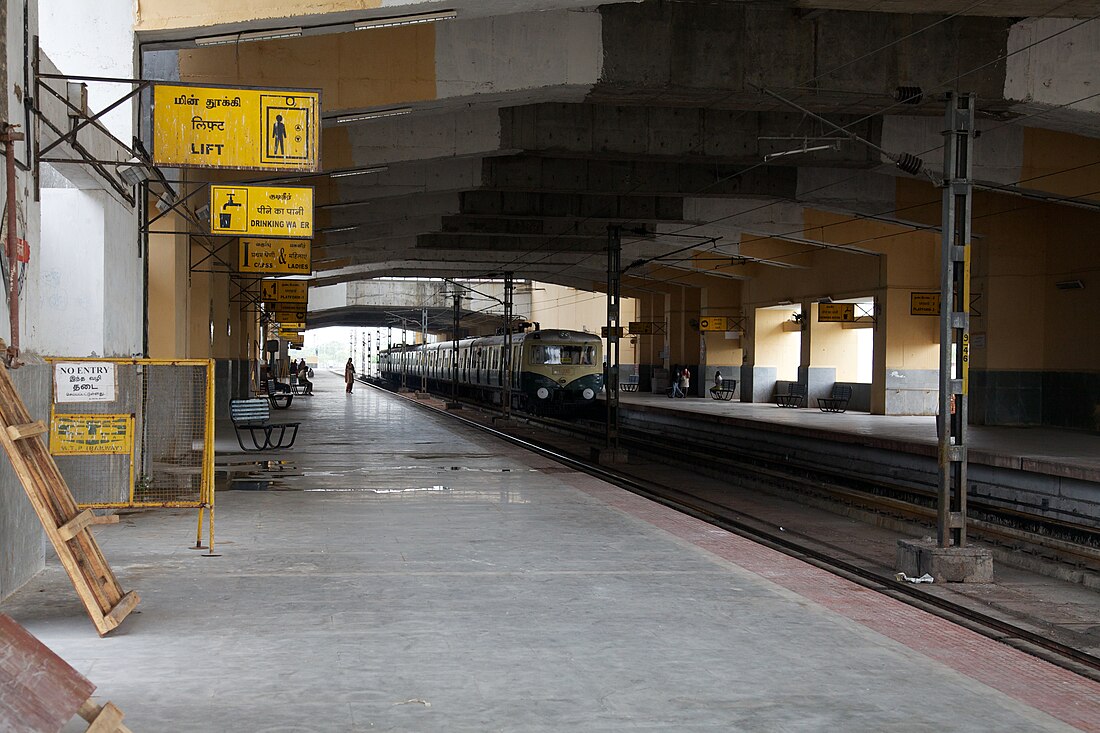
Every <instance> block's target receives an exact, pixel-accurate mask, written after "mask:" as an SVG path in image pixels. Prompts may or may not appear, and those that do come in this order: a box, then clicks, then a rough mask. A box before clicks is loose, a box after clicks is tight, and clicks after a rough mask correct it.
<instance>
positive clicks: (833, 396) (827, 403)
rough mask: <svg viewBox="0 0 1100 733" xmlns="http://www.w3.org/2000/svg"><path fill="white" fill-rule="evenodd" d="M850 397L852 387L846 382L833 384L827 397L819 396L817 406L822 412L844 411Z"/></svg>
mask: <svg viewBox="0 0 1100 733" xmlns="http://www.w3.org/2000/svg"><path fill="white" fill-rule="evenodd" d="M851 399H852V388H851V386H850V385H847V384H834V385H833V389H832V391H831V392H830V393H829V396H828V397H819V398H818V399H817V406H818V407H819V408H820V409H821V411H822V412H844V411H845V410H847V409H848V401H849V400H851Z"/></svg>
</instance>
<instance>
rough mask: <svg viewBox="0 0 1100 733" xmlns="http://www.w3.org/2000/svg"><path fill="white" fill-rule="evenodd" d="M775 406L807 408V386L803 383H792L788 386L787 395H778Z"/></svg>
mask: <svg viewBox="0 0 1100 733" xmlns="http://www.w3.org/2000/svg"><path fill="white" fill-rule="evenodd" d="M775 404H777V405H779V406H780V407H805V406H806V385H804V384H802V383H801V382H791V383H790V384H788V385H787V394H777V395H776V396H775Z"/></svg>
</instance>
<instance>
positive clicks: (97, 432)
mask: <svg viewBox="0 0 1100 733" xmlns="http://www.w3.org/2000/svg"><path fill="white" fill-rule="evenodd" d="M132 422H133V418H132V417H131V416H130V415H87V414H84V415H66V414H57V413H54V414H53V416H52V417H51V419H50V453H52V454H53V455H55V456H75V455H85V454H99V455H104V454H107V455H128V454H130V453H131V452H133V429H132Z"/></svg>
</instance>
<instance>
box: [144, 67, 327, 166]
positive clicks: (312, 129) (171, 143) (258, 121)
mask: <svg viewBox="0 0 1100 733" xmlns="http://www.w3.org/2000/svg"><path fill="white" fill-rule="evenodd" d="M319 108H320V93H319V92H316V91H309V90H298V89H269V90H261V89H228V88H215V87H192V86H183V85H173V84H157V85H156V86H155V87H154V88H153V162H155V163H156V164H157V165H162V166H171V167H197V168H245V169H252V170H290V171H311V172H315V171H319V170H320V169H321V168H320V147H319V139H320V138H319V130H318V126H319V123H320V116H319V112H320V109H319Z"/></svg>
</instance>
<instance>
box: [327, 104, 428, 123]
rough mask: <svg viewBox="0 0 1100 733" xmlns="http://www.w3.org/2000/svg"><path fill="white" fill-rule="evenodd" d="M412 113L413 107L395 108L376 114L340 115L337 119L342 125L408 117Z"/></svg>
mask: <svg viewBox="0 0 1100 733" xmlns="http://www.w3.org/2000/svg"><path fill="white" fill-rule="evenodd" d="M410 112H412V107H394V108H393V109H380V110H376V111H374V112H363V113H362V114H355V115H340V116H339V117H337V118H336V122H337V123H338V124H341V125H342V124H346V123H348V122H362V121H363V120H377V119H380V118H382V117H396V116H397V115H407V114H409V113H410Z"/></svg>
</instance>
